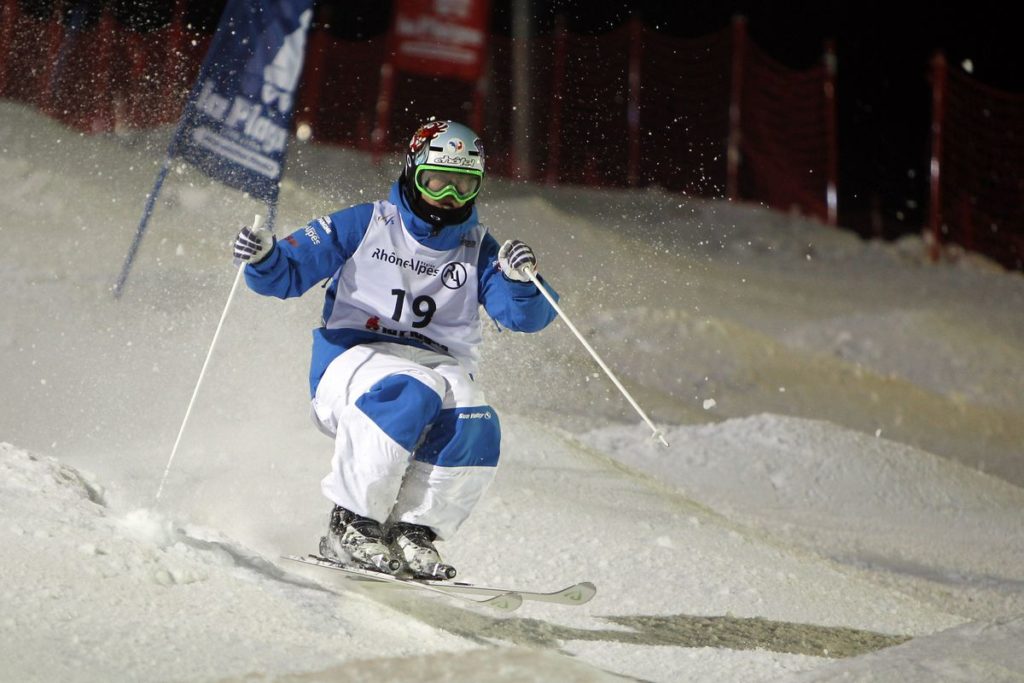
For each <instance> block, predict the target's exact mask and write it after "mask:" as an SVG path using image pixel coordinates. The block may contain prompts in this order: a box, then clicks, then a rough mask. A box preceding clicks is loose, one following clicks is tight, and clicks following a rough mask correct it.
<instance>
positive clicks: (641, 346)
mask: <svg viewBox="0 0 1024 683" xmlns="http://www.w3.org/2000/svg"><path fill="white" fill-rule="evenodd" d="M168 135H169V131H168V130H166V129H165V130H159V131H152V132H147V133H137V134H131V135H122V136H98V137H85V136H81V135H79V134H77V133H74V132H71V131H68V130H66V129H63V128H61V127H59V126H57V125H56V124H54V123H53V122H51V121H49V120H47V119H45V118H44V117H41V116H39V115H37V114H36V113H34V112H33V111H32V110H30V109H28V108H26V107H23V106H20V105H16V104H12V103H0V151H2V153H0V183H2V185H3V188H4V190H3V192H2V193H0V238H2V240H3V244H4V249H3V250H2V251H0V286H2V287H3V290H4V292H5V296H4V297H3V301H2V303H0V377H2V378H3V380H2V382H3V384H2V387H3V395H4V399H5V400H4V402H3V408H2V409H0V680H4V681H19V682H21V681H51V680H75V681H109V680H154V681H155V680H168V681H175V680H183V681H206V680H226V679H227V680H232V679H251V678H264V679H270V680H291V681H314V680H346V681H349V680H350V681H361V680H378V681H379V680H408V679H412V678H413V677H416V678H417V679H422V678H424V677H429V678H430V679H431V680H435V681H478V680H494V681H533V680H559V681H603V680H609V681H610V680H622V678H625V679H633V680H648V681H722V680H743V681H768V680H771V681H779V680H782V681H805V680H807V681H811V680H836V679H839V680H851V681H889V680H901V681H904V680H908V681H975V680H986V681H1001V680H1020V679H1021V678H1022V677H1024V654H1021V653H1020V651H1019V643H1020V642H1021V639H1022V638H1024V524H1022V523H1021V519H1022V512H1024V491H1022V489H1021V486H1022V485H1024V457H1022V456H1024V453H1022V446H1021V444H1024V393H1022V392H1021V390H1020V387H1021V386H1024V317H1022V316H1020V311H1021V310H1024V308H1022V307H1024V278H1022V277H1021V275H1020V274H1017V273H1007V272H1004V271H1001V270H1000V269H998V268H995V267H993V266H992V265H991V264H989V263H987V262H985V261H984V260H982V259H979V258H976V257H971V256H969V255H966V254H961V255H959V257H958V258H955V259H951V260H947V261H945V262H943V263H940V264H936V265H932V264H929V263H927V262H925V261H924V259H923V255H924V247H923V244H922V243H921V241H920V240H918V239H915V238H907V239H904V240H903V241H901V242H898V243H895V244H883V243H878V242H863V241H860V240H858V239H857V238H855V237H853V236H851V235H850V234H848V233H845V232H843V231H838V230H834V229H830V228H827V227H825V226H822V225H820V224H817V223H814V222H810V221H806V220H804V219H801V218H799V217H797V216H794V215H789V214H784V213H780V212H772V211H767V210H765V209H762V208H759V207H756V206H751V205H746V204H732V203H728V202H721V201H707V200H699V199H693V198H688V197H684V196H680V195H675V194H668V193H664V192H661V191H657V190H643V191H632V192H624V191H605V190H595V189H581V188H546V187H538V186H531V185H525V184H521V183H513V182H509V181H505V180H502V179H492V180H491V181H489V184H488V188H487V191H486V193H485V196H482V198H481V203H482V205H483V212H484V213H483V215H484V218H485V219H486V220H487V222H488V224H489V225H491V226H492V227H493V229H494V231H495V233H496V234H497V235H498V236H499V237H501V238H505V237H509V238H511V237H516V238H519V239H523V240H525V241H527V242H528V243H529V244H531V245H532V246H533V247H534V248H535V249H536V250H537V251H538V253H539V254H540V271H541V272H542V273H544V274H545V275H546V276H547V277H548V278H549V279H550V280H551V281H552V282H553V284H554V285H555V287H556V288H557V289H558V290H559V292H560V293H561V294H562V302H561V303H562V306H563V308H564V309H565V311H566V313H567V314H568V315H569V316H571V317H572V320H573V322H574V323H575V324H576V326H577V327H578V328H579V329H580V331H581V332H582V333H583V334H584V335H585V336H586V337H587V339H588V341H590V343H591V344H592V345H593V346H594V347H595V348H596V349H597V350H598V352H599V353H601V355H602V357H603V358H604V360H605V361H606V362H607V363H608V364H609V365H610V366H611V367H612V368H613V369H614V370H615V371H616V373H617V374H618V375H619V377H620V378H621V379H622V380H623V382H624V383H625V384H626V385H627V386H628V387H629V389H630V391H631V392H632V393H633V394H634V396H635V397H636V399H637V400H638V402H639V403H640V405H641V406H643V407H644V409H645V410H646V411H647V412H648V413H649V414H650V415H651V417H652V418H653V419H654V420H655V421H656V422H657V423H658V425H659V427H662V428H664V430H665V435H666V437H667V439H668V441H669V443H670V444H671V446H670V447H669V448H664V447H662V446H660V445H658V444H657V443H656V442H654V441H653V440H652V439H651V436H650V430H649V429H648V428H647V427H646V426H645V425H644V424H642V423H641V422H640V420H639V418H638V417H637V416H636V415H635V414H634V413H633V412H632V410H631V409H630V408H629V406H628V404H627V403H626V401H625V400H624V399H623V398H622V397H621V396H620V395H619V394H618V392H617V391H616V390H615V388H614V386H612V384H611V382H609V381H608V380H607V379H606V378H605V377H604V376H603V374H602V373H601V372H600V370H599V369H598V368H597V366H596V365H595V364H594V363H593V361H592V360H591V359H590V357H589V356H588V355H587V354H586V352H585V350H584V349H583V348H582V347H581V346H580V345H579V343H578V342H577V341H576V339H575V338H574V337H573V336H572V335H571V333H569V331H568V330H567V329H566V328H565V327H564V326H563V325H561V324H560V323H557V322H556V323H555V324H554V325H553V326H552V327H551V328H549V329H548V330H546V331H544V332H543V333H541V334H540V335H516V334H513V333H509V332H501V331H498V330H497V329H495V328H494V327H491V326H489V327H487V329H486V330H485V344H486V346H485V349H484V358H483V364H482V369H481V381H482V382H483V383H484V385H485V386H486V387H487V388H488V392H489V394H488V395H489V399H490V401H491V403H492V404H494V405H495V407H496V408H497V410H498V411H499V413H500V414H501V416H502V427H503V432H504V449H503V457H502V464H501V467H500V468H499V471H498V476H497V478H496V481H495V483H494V485H493V486H492V488H491V490H490V491H489V492H488V494H487V496H486V498H485V499H484V501H483V502H482V503H481V505H480V506H479V508H478V509H477V511H476V512H475V514H474V515H473V516H472V517H471V518H470V520H469V521H468V522H467V523H466V525H465V527H464V528H463V530H462V531H460V533H459V535H458V536H457V537H456V538H454V539H452V540H451V541H449V542H446V543H444V544H442V548H441V549H442V552H443V553H444V555H445V557H446V559H448V560H449V561H451V562H452V563H453V564H455V565H456V566H458V567H459V568H460V571H461V576H462V578H465V579H467V580H476V581H482V582H489V583H497V584H501V585H510V586H523V587H525V588H532V589H539V590H553V589H555V588H559V587H561V586H563V585H565V584H568V583H570V582H573V581H577V580H590V581H593V582H594V583H595V584H597V586H598V594H597V596H596V597H595V598H594V600H593V601H592V602H590V603H588V604H587V605H585V606H582V607H576V608H570V607H564V606H558V605H548V604H543V603H526V604H524V606H523V607H522V608H521V609H520V610H519V611H517V612H515V613H513V614H512V615H503V614H500V613H497V612H490V611H487V610H486V609H483V608H479V609H477V608H472V607H471V606H470V607H466V606H465V605H464V604H463V603H461V602H454V601H447V600H445V599H444V598H440V597H437V596H426V595H418V594H415V595H414V594H410V593H408V592H399V591H395V590H391V589H387V588H381V587H373V586H366V585H363V584H359V583H355V582H351V581H346V580H344V579H343V578H340V577H337V576H335V575H333V574H330V575H328V574H329V573H328V572H325V571H322V570H318V569H316V568H313V567H303V566H300V565H295V564H293V563H288V562H286V561H284V560H282V559H280V557H281V555H282V554H292V553H305V552H309V551H311V550H313V549H314V548H315V545H316V541H317V538H318V536H319V534H320V533H321V531H322V528H323V526H324V524H325V522H326V515H327V511H328V507H329V506H328V505H327V504H326V502H325V501H324V500H323V499H322V498H321V497H320V495H319V480H320V478H321V476H322V475H323V474H324V472H325V471H326V468H327V467H329V458H330V453H331V448H330V442H329V441H327V440H326V439H325V438H324V437H323V436H322V435H320V434H319V433H318V432H317V431H316V430H315V429H314V428H313V427H312V425H311V423H310V422H309V419H308V397H307V387H306V372H307V361H308V358H307V351H308V344H309V337H308V335H309V330H310V328H311V327H312V326H313V325H315V324H316V320H317V319H318V316H319V308H320V305H321V301H320V298H319V296H318V295H317V293H316V292H311V293H310V294H309V295H307V296H306V297H305V298H303V299H301V300H297V301H295V300H293V301H289V302H280V301H276V300H271V299H265V298H261V297H258V296H256V295H254V294H252V293H251V292H248V291H244V290H243V291H240V292H239V294H238V296H237V297H236V298H235V300H234V302H233V304H232V308H231V310H230V312H229V316H228V318H227V321H226V323H225V328H224V330H223V332H222V335H221V338H220V341H219V345H218V347H217V350H216V352H215V354H214V356H213V359H212V361H211V364H210V367H209V369H208V373H207V377H206V380H205V383H204V385H203V387H202V390H201V392H200V394H199V397H198V399H197V402H196V406H195V409H194V412H193V415H192V418H191V421H190V423H189V426H188V429H187V431H186V432H185V434H184V437H183V439H182V443H181V446H180V448H179V451H178V453H177V455H176V459H175V461H174V463H173V467H172V469H171V471H170V474H169V477H168V480H167V484H166V487H165V490H164V495H163V497H162V498H161V499H160V500H159V501H156V500H155V499H154V498H155V492H156V489H157V486H158V484H159V481H160V477H161V475H162V474H163V471H164V468H165V466H166V464H167V459H168V456H169V454H170V450H171V446H172V445H173V442H174V438H175V436H176V435H177V431H178V428H179V426H180V424H181V419H182V417H183V415H184V411H185V408H186V405H187V403H188V400H189V398H190V396H191V393H192V390H193V387H194V386H195V381H196V378H197V377H198V373H199V369H200V367H201V366H202V362H203V359H204V358H205V354H206V350H207V348H208V346H209V343H210V340H211V338H212V335H213V331H214V329H215V327H216V324H217V321H218V319H219V317H220V314H221V311H222V309H223V306H224V303H225V300H226V297H227V293H228V291H229V289H230V286H231V282H232V280H233V278H234V274H235V271H234V269H233V268H232V267H231V262H230V256H229V253H228V248H227V245H228V243H229V241H230V240H231V238H232V237H233V236H234V233H235V232H236V231H237V228H238V226H239V225H241V224H242V223H244V222H248V221H250V220H251V219H252V216H253V214H254V213H256V212H259V211H261V210H262V207H261V206H260V205H259V204H258V203H256V202H254V201H252V200H250V199H247V198H245V197H244V196H243V195H241V193H238V192H235V191H232V190H228V189H226V188H224V187H221V186H219V185H217V184H216V183H213V182H211V181H209V180H208V179H206V178H204V177H203V176H201V175H200V174H198V173H196V172H195V171H194V170H193V169H190V168H189V167H187V166H185V165H183V164H175V166H174V168H173V173H172V174H171V177H170V179H169V180H168V184H167V185H166V186H165V188H164V191H163V193H162V194H161V197H160V201H159V202H158V206H157V211H156V214H155V215H154V218H153V221H152V223H151V225H150V229H149V233H148V234H147V236H146V238H145V240H144V242H143V245H142V249H141V250H140V252H139V257H138V262H137V263H136V264H135V267H134V269H133V272H132V274H131V277H130V279H129V281H128V284H127V288H126V291H125V294H124V297H123V298H122V299H121V300H119V301H115V300H114V299H113V298H112V296H111V294H110V287H111V285H112V283H113V282H114V279H115V278H116V275H117V272H118V270H119V268H120V266H121V263H122V260H123V258H124V255H125V253H126V252H127V248H128V245H129V243H130V242H131V238H132V235H133V233H134V230H135V226H136V225H137V223H138V216H139V212H140V211H141V207H142V203H143V198H144V196H145V194H146V193H147V192H148V191H149V190H150V188H151V185H152V182H153V178H154V176H155V172H156V169H157V167H158V166H159V164H160V162H161V161H162V154H163V152H164V150H165V149H166V142H167V136H168ZM396 172H397V161H395V160H390V161H387V162H385V163H384V164H383V165H382V166H380V167H376V166H374V165H372V164H371V163H370V162H369V160H368V159H366V158H365V157H364V156H362V155H361V154H359V153H356V152H353V151H350V150H343V149H337V148H328V147H321V146H315V145H302V144H296V145H295V146H294V147H293V149H292V152H291V159H290V163H289V169H288V172H287V176H286V177H287V180H286V182H285V183H284V186H283V190H282V200H281V213H280V215H279V218H278V224H279V226H282V229H292V228H295V227H298V226H300V225H302V224H304V223H305V222H306V221H307V220H309V219H310V218H313V217H315V216H317V215H321V214H323V213H327V212H329V211H331V210H334V209H337V208H339V207H343V206H346V205H348V204H351V203H355V202H359V201H366V200H368V199H370V198H374V197H377V196H379V195H380V194H381V193H382V192H383V190H384V188H385V186H386V184H387V183H388V181H389V180H390V179H391V177H392V176H393V175H394V174H395V173H396ZM279 232H280V230H279Z"/></svg>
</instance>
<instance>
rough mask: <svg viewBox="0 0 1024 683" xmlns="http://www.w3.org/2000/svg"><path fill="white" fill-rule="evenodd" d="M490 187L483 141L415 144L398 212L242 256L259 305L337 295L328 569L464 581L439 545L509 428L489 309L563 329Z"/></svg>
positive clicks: (480, 488) (327, 414)
mask: <svg viewBox="0 0 1024 683" xmlns="http://www.w3.org/2000/svg"><path fill="white" fill-rule="evenodd" d="M483 177H484V152H483V147H482V144H481V141H480V139H479V138H478V136H477V135H476V133H474V132H473V131H472V130H470V129H469V128H467V127H466V126H464V125H462V124H459V123H455V122H452V121H431V122H428V123H426V124H424V125H423V126H421V127H420V128H419V129H418V130H417V131H416V133H415V134H414V135H413V137H412V140H411V141H410V144H409V151H408V154H407V155H406V160H405V166H404V169H403V172H402V174H401V176H400V178H399V180H398V181H397V182H396V183H395V184H394V185H393V186H392V188H391V193H390V196H389V197H388V199H386V200H381V201H376V202H373V203H369V204H359V205H356V206H353V207H350V208H347V209H344V210H341V211H338V212H336V213H333V214H331V215H329V216H323V217H321V218H318V219H316V220H314V221H311V222H310V223H309V224H308V225H306V226H305V227H304V228H302V229H301V230H297V231H296V232H294V233H292V234H291V235H289V236H288V237H285V238H284V239H282V240H280V241H277V240H276V239H275V238H274V236H273V235H272V234H271V233H270V232H269V231H267V230H266V229H257V230H252V229H250V228H243V229H242V231H241V232H240V233H239V235H238V237H237V238H236V240H235V245H234V253H235V256H236V258H238V259H241V260H244V261H247V262H248V265H247V266H246V268H245V278H246V282H247V283H248V285H249V287H250V288H251V289H252V290H253V291H255V292H258V293H260V294H265V295H269V296H276V297H280V298H289V297H297V296H301V295H302V294H304V293H305V292H306V291H308V290H309V289H310V288H312V287H313V286H314V285H317V284H319V283H320V282H322V281H325V280H328V279H329V281H330V284H329V285H328V286H327V289H326V296H325V300H324V308H323V318H322V324H321V326H320V327H319V328H317V329H316V330H315V331H314V333H313V357H312V362H311V366H310V376H309V379H310V389H311V393H312V409H313V410H312V412H313V416H314V420H315V422H316V423H317V425H318V426H319V427H320V429H321V430H322V431H324V432H325V433H327V434H328V435H330V436H331V437H333V438H334V443H335V448H334V456H333V458H332V468H331V473H330V474H328V475H327V476H326V477H325V478H324V479H323V481H322V483H321V488H322V491H323V493H324V495H325V496H326V497H327V498H328V499H330V500H331V502H332V503H333V504H334V507H333V509H332V511H331V518H330V522H329V525H328V532H327V535H326V536H324V537H323V538H322V539H321V543H320V552H321V555H323V556H324V557H326V558H328V559H331V560H334V561H338V562H342V563H352V564H356V565H358V566H362V567H365V568H369V569H374V570H377V571H384V572H388V573H397V572H402V573H403V574H412V575H415V576H418V577H429V578H451V577H453V576H454V575H455V570H454V568H453V567H451V566H450V565H447V564H444V563H443V562H442V561H441V558H440V556H439V554H438V552H437V549H436V547H435V546H434V545H433V541H434V540H437V539H441V540H445V539H448V538H450V537H451V536H452V535H453V534H454V533H455V531H456V530H457V529H458V528H459V526H460V525H461V524H462V522H463V521H465V519H466V518H467V517H468V515H469V514H470V512H471V511H472V509H473V507H474V506H475V505H476V503H477V502H478V501H479V499H480V497H481V495H482V494H483V492H484V490H485V489H486V487H487V485H488V484H489V483H490V481H491V479H492V478H493V475H494V471H495V467H496V465H497V463H498V457H499V453H500V440H501V431H500V426H499V422H498V416H497V413H496V412H495V410H494V409H493V408H492V407H491V406H490V405H488V404H487V402H486V399H485V398H484V394H483V391H482V390H481V388H480V387H479V386H478V385H477V384H476V382H475V380H474V374H475V373H476V368H477V363H478V361H479V352H478V346H479V344H480V342H481V330H482V321H481V317H480V307H481V306H483V308H484V310H486V312H487V314H488V315H489V316H490V317H491V318H492V319H494V320H495V321H496V322H497V323H499V324H500V325H502V326H504V327H506V328H508V329H510V330H516V331H521V332H537V331H539V330H541V329H543V328H544V327H546V326H547V325H548V324H549V323H550V322H551V321H552V320H553V319H554V317H555V311H554V310H553V308H552V306H551V305H550V304H549V303H548V302H547V300H546V299H545V297H544V296H543V295H542V294H541V292H540V291H538V289H537V286H536V285H535V284H534V283H533V281H531V279H530V277H529V275H528V274H527V273H528V271H534V272H535V271H536V267H537V259H536V256H535V254H534V253H533V250H532V249H530V247H528V246H527V245H525V244H524V243H522V242H519V241H508V242H505V243H504V244H503V245H502V246H501V247H499V246H498V242H497V241H496V239H495V238H494V237H493V236H492V235H491V234H490V233H489V232H488V230H487V228H486V227H484V226H483V225H482V224H481V223H480V222H479V220H478V218H477V208H476V205H475V199H476V196H477V193H478V192H479V191H480V187H481V183H482V181H483ZM537 281H538V282H541V283H542V286H544V287H545V288H547V290H548V292H549V293H550V294H551V295H552V297H555V298H557V294H555V292H554V291H553V290H552V289H550V287H548V285H547V284H546V283H544V282H543V281H542V280H540V279H539V277H538V280H537Z"/></svg>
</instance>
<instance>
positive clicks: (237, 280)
mask: <svg viewBox="0 0 1024 683" xmlns="http://www.w3.org/2000/svg"><path fill="white" fill-rule="evenodd" d="M262 222H263V216H261V215H259V214H256V218H254V219H253V221H252V229H253V231H256V230H257V229H259V227H260V223H262ZM245 266H246V262H245V261H242V262H241V263H240V264H239V265H238V272H237V273H235V281H234V283H232V285H231V292H230V293H229V294H228V300H227V302H226V303H225V304H224V311H223V312H222V313H221V314H220V322H218V323H217V331H216V332H214V333H213V341H211V342H210V349H209V351H207V352H206V360H205V361H203V368H202V370H200V371H199V379H198V380H196V388H195V389H193V390H192V398H191V400H189V402H188V408H187V409H186V410H185V419H184V420H182V421H181V428H180V429H179V430H178V438H176V439H175V440H174V447H173V448H172V449H171V457H169V458H168V459H167V467H165V468H164V476H162V477H160V486H159V487H157V490H156V499H157V500H160V495H161V494H162V493H163V491H164V484H165V483H166V482H167V475H168V474H169V473H170V471H171V463H173V462H174V454H175V453H177V452H178V444H180V443H181V435H182V434H184V433H185V425H187V424H188V418H189V416H190V415H191V414H192V406H194V405H195V403H196V396H198V395H199V387H200V386H202V384H203V377H205V376H206V368H207V366H208V365H209V364H210V358H211V357H212V356H213V347H215V346H216V345H217V339H218V338H219V337H220V331H221V328H223V327H224V319H225V318H227V317H228V309H229V308H231V301H232V300H233V299H234V298H235V292H236V291H238V283H240V282H241V281H242V273H243V272H245Z"/></svg>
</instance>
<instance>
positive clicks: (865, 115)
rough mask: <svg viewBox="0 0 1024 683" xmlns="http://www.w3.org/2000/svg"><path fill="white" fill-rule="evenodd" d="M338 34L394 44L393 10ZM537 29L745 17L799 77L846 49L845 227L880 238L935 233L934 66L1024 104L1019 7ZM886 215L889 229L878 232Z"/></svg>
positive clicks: (550, 10)
mask: <svg viewBox="0 0 1024 683" xmlns="http://www.w3.org/2000/svg"><path fill="white" fill-rule="evenodd" d="M321 6H322V11H323V12H324V15H325V16H327V17H330V19H329V20H330V23H331V29H332V32H334V33H336V34H337V35H339V36H345V37H348V38H352V39H356V38H360V37H367V36H371V35H378V34H381V33H383V32H385V31H386V30H387V28H388V22H389V20H390V16H391V6H390V3H386V2H374V1H373V0H356V1H353V2H335V3H330V2H322V3H321ZM511 7H512V3H511V1H510V0H492V17H493V18H492V26H491V28H492V30H493V31H494V32H496V33H500V34H504V35H508V34H510V32H511V24H512V10H511ZM530 7H531V16H532V27H531V29H532V30H533V31H536V32H547V31H550V30H551V28H552V25H553V23H554V17H555V16H556V15H557V14H564V15H565V16H566V19H567V26H568V28H569V30H570V31H573V32H577V33H600V32H603V31H608V30H610V29H612V28H614V27H616V26H619V25H621V24H622V23H623V22H624V21H626V20H627V19H628V18H629V17H630V16H632V15H634V14H635V15H639V16H640V17H641V18H642V19H643V20H644V21H645V23H647V24H648V25H649V26H651V27H654V28H656V29H657V30H659V31H662V32H664V33H667V34H670V35H675V36H680V37H692V36H700V35H705V34H708V33H712V32H715V31H719V30H722V29H724V28H726V27H728V26H729V24H730V22H731V19H732V17H733V16H734V15H736V14H742V15H744V16H746V17H747V19H748V24H747V26H748V31H749V35H750V37H751V39H752V40H754V41H755V42H756V43H757V44H758V45H759V46H761V48H762V49H764V50H765V51H766V52H767V53H768V54H769V55H771V56H772V57H773V58H775V59H776V60H778V61H779V62H781V63H783V64H785V65H786V66H789V67H791V68H795V69H802V68H807V67H810V66H814V65H816V64H820V63H821V59H822V54H823V49H824V43H825V41H826V40H829V39H831V40H834V41H835V47H836V53H837V58H838V71H837V106H838V117H839V121H838V129H839V145H840V150H839V162H840V169H839V174H840V175H839V192H840V196H839V201H840V216H841V219H842V220H843V222H844V223H845V224H847V225H850V226H853V227H855V228H856V229H858V230H859V231H860V232H861V233H862V234H865V235H869V234H872V233H876V232H880V233H881V234H882V235H884V236H885V237H890V238H891V237H895V236H898V235H899V234H902V233H906V232H915V233H916V232H918V231H919V230H920V229H921V226H922V225H923V224H924V223H925V222H926V221H927V209H928V168H929V152H930V125H931V119H930V115H931V88H930V85H929V69H930V60H931V58H932V56H933V55H934V54H935V52H936V50H942V51H943V52H944V53H945V55H946V57H947V59H948V60H949V64H950V66H951V68H959V65H960V64H961V62H962V61H963V60H964V59H970V60H971V61H972V63H973V65H974V71H973V74H972V75H973V77H974V78H976V79H978V80H979V81H981V82H983V83H985V84H988V85H991V86H994V87H997V88H1000V89H1005V90H1008V91H1012V92H1024V69H1022V68H1021V66H1022V60H1021V59H1020V58H1019V57H1018V53H1019V48H1018V43H1019V36H1020V27H1019V25H1018V23H1017V22H1016V20H1013V19H1011V16H1010V14H1011V12H1010V10H1009V9H1008V8H1009V7H1010V5H1004V6H1001V7H1000V8H998V9H993V8H987V7H986V6H985V5H984V4H981V3H965V2H958V3H900V2H838V1H837V0H819V1H816V2H788V3H780V2H713V1H709V0H701V1H697V2H693V1H691V2H685V1H662V2H658V1H654V0H646V1H644V0H633V1H631V2H629V1H627V2H619V3H597V2H586V1H582V0H577V1H570V0H530ZM873 206H874V210H875V211H877V212H878V213H879V214H880V216H879V218H881V219H882V224H881V225H879V224H877V219H876V221H875V225H874V226H873V225H872V223H873V221H872V218H871V216H870V214H871V212H872V209H873Z"/></svg>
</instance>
